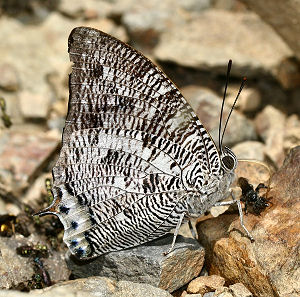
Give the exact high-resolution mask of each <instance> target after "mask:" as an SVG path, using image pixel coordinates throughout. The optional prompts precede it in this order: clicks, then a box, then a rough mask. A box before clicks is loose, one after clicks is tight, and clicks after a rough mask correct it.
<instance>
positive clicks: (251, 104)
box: [225, 85, 261, 112]
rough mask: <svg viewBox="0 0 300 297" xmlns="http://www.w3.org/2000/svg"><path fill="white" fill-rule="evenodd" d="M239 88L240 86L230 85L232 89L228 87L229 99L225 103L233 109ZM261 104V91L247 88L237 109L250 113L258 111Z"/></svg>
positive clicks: (238, 101)
mask: <svg viewBox="0 0 300 297" xmlns="http://www.w3.org/2000/svg"><path fill="white" fill-rule="evenodd" d="M239 87H240V85H230V87H228V91H227V97H226V101H225V103H226V105H227V106H229V107H232V105H233V103H234V101H235V98H236V95H237V91H238V90H239ZM260 104H261V95H260V93H259V91H258V90H256V89H254V88H248V87H245V88H244V89H243V91H242V92H241V94H240V96H239V98H238V100H237V102H236V105H235V107H236V109H238V110H240V111H242V112H249V111H255V110H257V109H258V108H259V106H260Z"/></svg>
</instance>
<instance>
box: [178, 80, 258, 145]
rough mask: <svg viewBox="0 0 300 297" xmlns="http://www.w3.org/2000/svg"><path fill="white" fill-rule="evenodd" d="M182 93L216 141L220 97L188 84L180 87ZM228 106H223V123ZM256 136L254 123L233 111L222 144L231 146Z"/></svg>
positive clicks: (253, 138)
mask: <svg viewBox="0 0 300 297" xmlns="http://www.w3.org/2000/svg"><path fill="white" fill-rule="evenodd" d="M182 93H183V95H184V96H185V98H186V99H187V100H188V102H189V103H190V104H191V106H192V108H193V109H194V111H195V112H196V114H197V116H198V118H199V119H200V121H201V122H202V124H203V125H204V127H205V128H206V129H207V130H208V132H209V133H210V135H211V136H212V138H213V139H214V141H215V143H218V131H219V130H218V129H219V118H220V110H221V104H222V101H221V98H219V97H218V96H216V95H215V94H213V93H212V92H209V91H206V90H203V89H202V88H199V87H194V86H189V87H185V88H183V89H182ZM229 111H230V109H229V107H228V106H226V105H225V106H224V114H223V125H224V123H225V119H226V117H227V116H228V114H229ZM256 138H257V136H256V132H255V128H254V124H253V123H252V122H251V121H250V120H248V119H247V118H246V117H245V116H244V115H243V114H241V113H239V112H238V111H234V112H233V113H232V114H231V118H230V120H229V124H228V126H227V129H226V132H225V136H224V141H223V144H224V145H227V146H232V145H234V144H236V143H239V142H242V141H245V140H255V139H256Z"/></svg>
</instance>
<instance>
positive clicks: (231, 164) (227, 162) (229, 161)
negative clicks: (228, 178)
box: [222, 155, 236, 170]
mask: <svg viewBox="0 0 300 297" xmlns="http://www.w3.org/2000/svg"><path fill="white" fill-rule="evenodd" d="M222 163H223V165H224V166H225V168H226V169H227V170H233V169H234V168H235V166H236V162H235V159H234V158H233V157H231V156H229V155H227V156H224V157H223V158H222Z"/></svg>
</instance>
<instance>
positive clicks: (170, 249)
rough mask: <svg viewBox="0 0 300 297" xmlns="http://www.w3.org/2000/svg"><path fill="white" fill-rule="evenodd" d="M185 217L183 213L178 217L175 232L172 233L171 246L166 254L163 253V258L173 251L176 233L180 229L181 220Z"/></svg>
mask: <svg viewBox="0 0 300 297" xmlns="http://www.w3.org/2000/svg"><path fill="white" fill-rule="evenodd" d="M184 216H185V213H184V212H183V213H182V214H181V215H180V217H179V220H178V223H177V225H176V228H175V231H174V236H173V241H172V244H171V247H170V248H169V250H168V251H167V252H164V256H166V255H168V254H170V253H171V252H172V251H173V249H174V245H175V242H176V237H177V235H178V232H179V229H180V226H181V224H182V221H183V218H184Z"/></svg>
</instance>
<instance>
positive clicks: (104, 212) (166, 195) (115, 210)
mask: <svg viewBox="0 0 300 297" xmlns="http://www.w3.org/2000/svg"><path fill="white" fill-rule="evenodd" d="M69 53H70V59H71V61H72V62H74V65H73V68H72V74H71V75H70V99H69V110H68V115H67V119H66V125H65V129H64V133H63V147H62V149H61V152H60V156H59V159H58V161H57V164H56V166H55V167H54V169H53V177H54V187H53V193H54V196H55V201H54V203H53V205H54V206H55V209H56V211H55V212H54V213H55V214H57V215H58V216H59V217H60V219H61V221H62V222H63V224H64V227H65V235H64V240H65V242H66V243H67V245H68V246H69V248H70V250H71V251H72V253H74V254H75V255H77V256H78V257H79V258H86V257H94V256H97V255H100V254H103V253H106V252H110V251H114V250H120V249H124V248H128V247H132V246H135V245H139V244H141V243H144V242H147V241H150V240H153V239H155V238H157V237H159V236H162V235H164V234H165V233H166V232H168V231H169V230H170V229H171V228H174V227H175V226H176V224H177V222H178V218H179V216H180V214H181V213H182V212H184V211H185V203H184V198H185V196H186V194H187V192H188V187H189V185H190V183H192V182H193V180H194V179H195V177H197V179H198V181H199V183H200V185H201V182H202V181H203V182H204V180H205V177H207V176H208V175H211V174H217V173H218V171H219V169H220V160H219V156H218V152H217V149H216V147H215V145H214V143H213V141H212V140H211V138H210V136H209V134H208V133H207V131H206V130H205V128H204V127H203V125H202V124H201V123H200V121H199V120H198V119H197V117H196V116H195V114H194V113H193V111H192V110H191V108H190V106H189V105H188V104H187V103H186V101H185V99H184V98H183V97H182V95H181V94H180V92H179V91H178V89H177V88H176V87H175V86H174V84H173V83H172V82H171V81H170V80H169V79H168V78H167V77H166V75H165V74H164V73H163V72H162V71H161V70H159V69H158V68H157V67H156V66H155V65H153V64H152V62H150V61H149V60H148V59H147V58H145V57H144V56H143V55H142V54H140V53H139V52H137V51H136V50H134V49H132V48H131V47H130V46H128V45H126V44H125V43H122V42H121V41H119V40H117V39H115V38H113V37H111V36H109V35H107V34H105V33H103V32H101V31H98V30H95V29H91V28H83V27H80V28H75V29H74V30H73V31H72V33H71V34H70V37H69ZM186 168H191V170H189V171H190V172H189V174H188V175H184V174H185V173H184V170H185V169H186ZM53 205H52V207H53Z"/></svg>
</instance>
